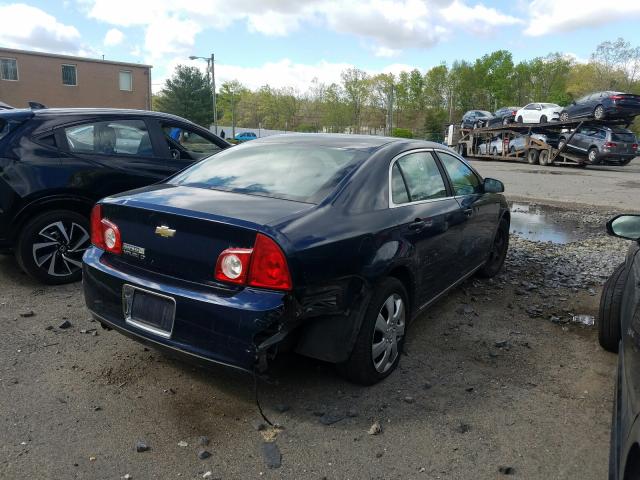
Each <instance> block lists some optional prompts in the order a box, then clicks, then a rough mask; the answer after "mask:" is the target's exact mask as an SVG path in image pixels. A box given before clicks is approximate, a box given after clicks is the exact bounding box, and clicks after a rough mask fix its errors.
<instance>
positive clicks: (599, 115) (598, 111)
mask: <svg viewBox="0 0 640 480" xmlns="http://www.w3.org/2000/svg"><path fill="white" fill-rule="evenodd" d="M593 118H595V119H596V120H602V119H603V118H604V107H603V106H602V105H596V108H594V109H593Z"/></svg>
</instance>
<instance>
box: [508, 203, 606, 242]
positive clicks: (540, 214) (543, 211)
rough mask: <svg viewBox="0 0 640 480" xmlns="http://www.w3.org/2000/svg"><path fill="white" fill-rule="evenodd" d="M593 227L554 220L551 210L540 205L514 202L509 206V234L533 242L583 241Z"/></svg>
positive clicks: (572, 221) (575, 221)
mask: <svg viewBox="0 0 640 480" xmlns="http://www.w3.org/2000/svg"><path fill="white" fill-rule="evenodd" d="M593 230H594V227H593V226H589V225H585V224H583V223H582V222H580V221H579V220H578V219H575V220H567V219H564V218H563V219H560V218H554V217H553V215H552V213H551V210H550V209H548V208H545V207H542V206H540V205H529V204H527V203H517V202H514V203H513V204H512V205H511V233H515V234H517V235H518V236H520V237H522V238H526V239H527V240H532V241H534V242H552V243H570V242H575V241H578V240H583V239H584V238H585V237H586V236H587V234H588V233H590V232H591V231H593Z"/></svg>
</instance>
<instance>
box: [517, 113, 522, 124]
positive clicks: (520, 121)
mask: <svg viewBox="0 0 640 480" xmlns="http://www.w3.org/2000/svg"><path fill="white" fill-rule="evenodd" d="M516 121H517V122H518V123H523V122H522V115H520V116H519V117H518V119H517V120H516Z"/></svg>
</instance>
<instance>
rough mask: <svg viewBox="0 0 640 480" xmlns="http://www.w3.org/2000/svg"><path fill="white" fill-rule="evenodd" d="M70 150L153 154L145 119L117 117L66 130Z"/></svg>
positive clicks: (141, 155)
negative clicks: (118, 118) (121, 118)
mask: <svg viewBox="0 0 640 480" xmlns="http://www.w3.org/2000/svg"><path fill="white" fill-rule="evenodd" d="M64 133H65V136H66V138H67V144H68V145H69V150H70V151H71V152H74V153H85V154H86V153H89V154H91V153H94V154H100V155H135V156H139V157H151V156H153V147H152V146H151V140H150V138H149V132H148V131H147V126H146V124H145V123H144V122H143V121H142V120H115V121H106V122H92V123H85V124H82V125H75V126H73V127H67V128H65V129H64Z"/></svg>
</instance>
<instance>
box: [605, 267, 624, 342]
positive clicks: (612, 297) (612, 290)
mask: <svg viewBox="0 0 640 480" xmlns="http://www.w3.org/2000/svg"><path fill="white" fill-rule="evenodd" d="M626 280H627V270H626V268H625V264H624V263H623V264H621V265H619V266H618V268H616V269H615V271H614V272H613V274H612V275H611V276H610V277H609V279H608V280H607V281H606V283H605V284H604V287H602V296H601V297H600V310H599V312H598V341H599V342H600V346H601V347H602V348H604V349H605V350H607V351H609V352H617V351H618V342H620V338H621V326H620V311H621V308H622V294H623V292H624V284H625V282H626Z"/></svg>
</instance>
